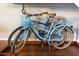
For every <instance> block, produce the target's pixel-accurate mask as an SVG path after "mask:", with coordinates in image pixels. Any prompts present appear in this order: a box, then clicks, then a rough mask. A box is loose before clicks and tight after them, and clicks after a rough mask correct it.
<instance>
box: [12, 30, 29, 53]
mask: <svg viewBox="0 0 79 59" xmlns="http://www.w3.org/2000/svg"><path fill="white" fill-rule="evenodd" d="M28 35H29V30H24V29H23V30H21V31H20V32H19V33H18V35H17V36H16V38H15V40H14V42H13V45H12V47H11V53H12V54H17V53H19V52H20V51H21V50H22V49H23V47H24V46H25V44H26V40H27V39H28Z"/></svg>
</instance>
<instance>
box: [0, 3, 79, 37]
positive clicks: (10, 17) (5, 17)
mask: <svg viewBox="0 0 79 59" xmlns="http://www.w3.org/2000/svg"><path fill="white" fill-rule="evenodd" d="M25 6H26V10H27V11H28V12H31V13H40V12H44V11H49V12H56V14H57V15H58V16H62V17H65V18H66V19H67V20H69V21H71V20H72V21H73V25H74V24H79V23H78V22H79V21H78V19H79V9H78V8H77V6H75V4H25ZM21 7H22V4H0V38H8V36H9V34H10V33H11V32H12V31H13V30H14V29H15V28H16V27H18V26H19V25H20V16H21Z"/></svg>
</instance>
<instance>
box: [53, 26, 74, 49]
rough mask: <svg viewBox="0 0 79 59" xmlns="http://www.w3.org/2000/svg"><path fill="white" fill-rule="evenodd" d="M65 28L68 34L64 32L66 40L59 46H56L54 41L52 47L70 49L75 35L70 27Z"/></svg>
mask: <svg viewBox="0 0 79 59" xmlns="http://www.w3.org/2000/svg"><path fill="white" fill-rule="evenodd" d="M65 28H66V30H67V32H66V31H64V34H62V35H63V36H64V39H63V40H62V41H61V42H60V43H59V44H57V43H56V44H54V41H52V45H53V46H54V47H55V48H56V49H64V48H66V47H68V46H69V45H70V44H71V42H72V40H73V33H72V31H71V30H70V28H68V27H65ZM63 29H64V28H63ZM66 42H67V43H66Z"/></svg>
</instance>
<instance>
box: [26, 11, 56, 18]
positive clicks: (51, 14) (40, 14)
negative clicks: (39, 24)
mask: <svg viewBox="0 0 79 59" xmlns="http://www.w3.org/2000/svg"><path fill="white" fill-rule="evenodd" d="M44 14H46V15H47V16H53V17H55V16H56V13H48V12H43V13H39V14H31V13H27V16H42V15H44Z"/></svg>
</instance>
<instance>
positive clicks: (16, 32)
mask: <svg viewBox="0 0 79 59" xmlns="http://www.w3.org/2000/svg"><path fill="white" fill-rule="evenodd" d="M21 29H22V26H20V27H18V28H16V29H15V30H14V31H13V32H12V33H11V34H10V35H9V38H8V46H9V47H11V46H12V44H13V41H14V39H15V37H16V36H17V34H18V33H19V32H20V30H21Z"/></svg>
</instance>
